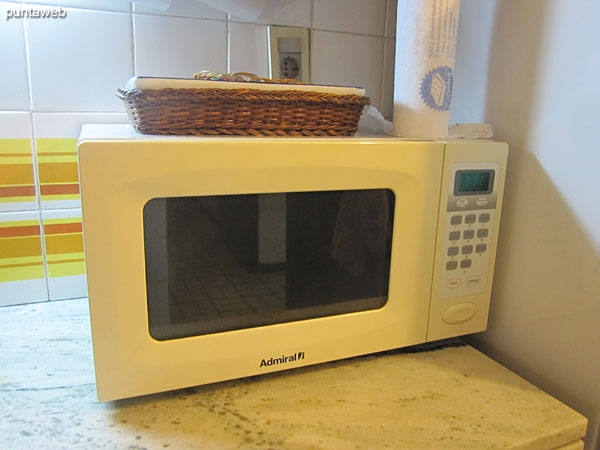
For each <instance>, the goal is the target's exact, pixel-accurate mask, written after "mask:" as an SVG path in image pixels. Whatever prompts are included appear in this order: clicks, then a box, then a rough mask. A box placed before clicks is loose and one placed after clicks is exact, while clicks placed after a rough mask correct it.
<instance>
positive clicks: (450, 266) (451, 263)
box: [446, 261, 458, 270]
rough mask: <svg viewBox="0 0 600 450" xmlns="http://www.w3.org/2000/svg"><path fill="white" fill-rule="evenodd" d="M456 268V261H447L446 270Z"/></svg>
mask: <svg viewBox="0 0 600 450" xmlns="http://www.w3.org/2000/svg"><path fill="white" fill-rule="evenodd" d="M457 268H458V261H448V262H447V263H446V270H456V269H457Z"/></svg>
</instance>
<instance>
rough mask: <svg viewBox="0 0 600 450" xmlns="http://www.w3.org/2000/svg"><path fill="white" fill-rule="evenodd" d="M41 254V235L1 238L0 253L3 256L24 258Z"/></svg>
mask: <svg viewBox="0 0 600 450" xmlns="http://www.w3.org/2000/svg"><path fill="white" fill-rule="evenodd" d="M41 254H42V242H41V240H40V237H39V236H31V237H23V238H16V239H14V238H13V239H0V255H1V256H2V258H23V257H26V256H40V255H41Z"/></svg>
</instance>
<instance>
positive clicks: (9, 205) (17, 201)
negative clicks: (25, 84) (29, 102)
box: [0, 112, 38, 212]
mask: <svg viewBox="0 0 600 450" xmlns="http://www.w3.org/2000/svg"><path fill="white" fill-rule="evenodd" d="M37 208H38V203H37V198H36V189H35V174H34V165H33V153H32V149H31V119H30V115H29V113H22V112H14V113H9V112H0V212H8V211H35V210H37Z"/></svg>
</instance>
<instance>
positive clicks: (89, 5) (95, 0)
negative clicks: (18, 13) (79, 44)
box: [23, 0, 131, 12]
mask: <svg viewBox="0 0 600 450" xmlns="http://www.w3.org/2000/svg"><path fill="white" fill-rule="evenodd" d="M23 3H24V4H25V5H27V6H33V5H50V6H59V7H63V8H64V7H72V8H83V9H100V10H103V11H122V12H129V11H130V9H131V6H130V1H129V0H23Z"/></svg>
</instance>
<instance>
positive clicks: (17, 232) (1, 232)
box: [0, 225, 40, 238]
mask: <svg viewBox="0 0 600 450" xmlns="http://www.w3.org/2000/svg"><path fill="white" fill-rule="evenodd" d="M39 234H40V227H39V225H27V226H23V227H5V228H0V238H7V237H22V236H39Z"/></svg>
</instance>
